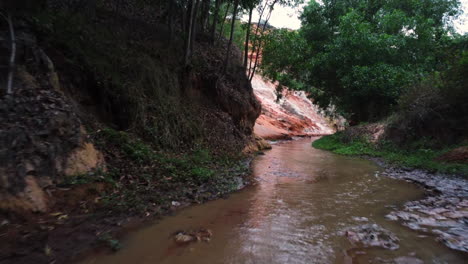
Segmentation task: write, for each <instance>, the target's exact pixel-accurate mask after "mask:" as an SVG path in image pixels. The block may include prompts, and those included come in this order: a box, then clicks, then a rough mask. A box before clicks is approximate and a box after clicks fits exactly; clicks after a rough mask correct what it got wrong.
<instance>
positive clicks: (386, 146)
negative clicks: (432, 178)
mask: <svg viewBox="0 0 468 264" xmlns="http://www.w3.org/2000/svg"><path fill="white" fill-rule="evenodd" d="M423 141H427V139H423ZM312 146H313V147H315V148H317V149H323V150H329V151H332V152H334V153H336V154H341V155H349V156H356V155H364V156H372V157H379V158H382V159H384V160H385V161H386V162H389V163H390V164H392V165H396V166H398V167H405V168H415V169H424V170H428V171H430V172H442V173H450V174H461V175H465V176H466V175H468V165H467V164H457V163H444V162H440V161H436V160H435V158H437V157H438V156H440V155H442V154H444V153H446V152H448V151H449V150H451V149H453V148H455V147H456V146H452V147H448V148H445V149H441V150H434V149H429V148H427V147H425V146H427V142H426V143H424V142H419V143H418V142H415V143H414V144H413V145H412V146H411V147H413V148H411V149H402V148H399V147H397V146H395V145H394V144H392V143H390V142H382V143H380V144H372V143H370V142H369V141H368V140H367V139H365V138H359V139H354V140H352V141H350V142H346V140H344V138H343V133H341V132H338V133H336V134H333V135H329V136H324V137H322V138H320V139H318V140H316V141H314V142H313V143H312Z"/></svg>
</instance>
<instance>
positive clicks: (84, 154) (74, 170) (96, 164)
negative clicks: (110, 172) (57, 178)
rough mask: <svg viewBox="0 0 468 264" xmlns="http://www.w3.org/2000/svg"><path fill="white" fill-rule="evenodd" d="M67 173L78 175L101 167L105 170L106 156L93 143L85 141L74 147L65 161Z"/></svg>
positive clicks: (68, 174)
mask: <svg viewBox="0 0 468 264" xmlns="http://www.w3.org/2000/svg"><path fill="white" fill-rule="evenodd" d="M65 164H66V165H65V168H64V172H65V175H67V176H71V175H78V174H83V173H87V172H89V171H91V170H94V169H97V168H100V169H102V170H105V162H104V156H103V155H102V153H101V152H99V151H97V150H96V149H95V148H94V145H93V144H91V143H84V144H83V145H82V146H80V147H78V148H76V149H74V150H73V151H72V152H71V153H70V154H69V155H68V158H67V160H66V162H65Z"/></svg>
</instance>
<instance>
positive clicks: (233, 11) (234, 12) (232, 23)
mask: <svg viewBox="0 0 468 264" xmlns="http://www.w3.org/2000/svg"><path fill="white" fill-rule="evenodd" d="M238 7H239V0H234V10H232V18H231V34H230V36H229V42H228V46H227V51H226V59H225V60H224V65H223V72H224V73H226V71H227V67H228V63H229V55H230V53H231V46H232V39H233V36H234V25H235V22H236V16H237V8H238Z"/></svg>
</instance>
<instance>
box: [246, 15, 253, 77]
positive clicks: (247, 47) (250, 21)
mask: <svg viewBox="0 0 468 264" xmlns="http://www.w3.org/2000/svg"><path fill="white" fill-rule="evenodd" d="M253 9H254V7H253V6H252V7H251V8H250V10H249V22H248V23H247V33H246V35H245V47H244V68H245V69H246V70H247V61H248V57H249V38H250V32H251V30H250V25H251V24H252V13H253Z"/></svg>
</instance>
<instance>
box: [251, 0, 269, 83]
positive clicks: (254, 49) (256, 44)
mask: <svg viewBox="0 0 468 264" xmlns="http://www.w3.org/2000/svg"><path fill="white" fill-rule="evenodd" d="M267 6H268V1H267V0H266V1H265V5H264V6H263V8H262V10H261V11H260V16H259V17H258V23H257V27H256V28H255V34H254V37H255V38H254V41H253V43H252V44H253V45H252V54H254V53H255V52H256V50H257V46H258V30H259V28H260V23H261V22H262V17H263V13H264V12H265V10H266V8H267ZM252 67H253V66H252V60H250V61H249V72H248V74H247V76H250V72H251V70H252Z"/></svg>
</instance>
